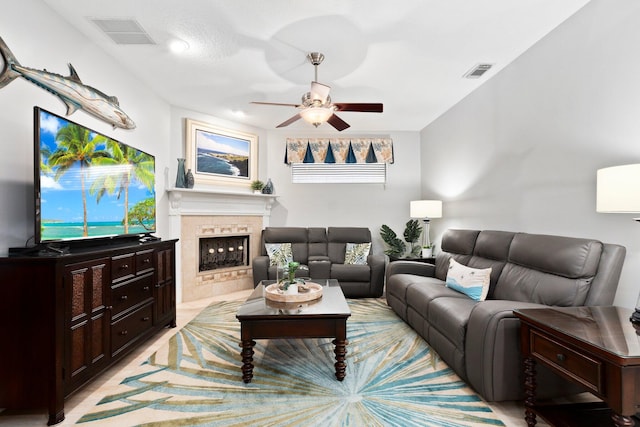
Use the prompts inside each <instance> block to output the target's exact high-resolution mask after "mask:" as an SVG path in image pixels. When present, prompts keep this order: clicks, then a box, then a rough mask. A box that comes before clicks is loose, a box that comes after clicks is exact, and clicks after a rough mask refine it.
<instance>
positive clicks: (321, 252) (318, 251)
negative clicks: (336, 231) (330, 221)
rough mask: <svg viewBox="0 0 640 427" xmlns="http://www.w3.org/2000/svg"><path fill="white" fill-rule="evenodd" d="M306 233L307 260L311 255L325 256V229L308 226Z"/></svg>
mask: <svg viewBox="0 0 640 427" xmlns="http://www.w3.org/2000/svg"><path fill="white" fill-rule="evenodd" d="M308 233H309V234H308V242H309V261H311V257H316V256H327V230H326V229H325V228H320V227H310V228H309V230H308Z"/></svg>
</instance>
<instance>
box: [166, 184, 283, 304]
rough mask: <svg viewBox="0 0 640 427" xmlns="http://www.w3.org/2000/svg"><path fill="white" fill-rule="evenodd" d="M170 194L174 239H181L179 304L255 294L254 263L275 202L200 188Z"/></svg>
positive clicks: (269, 197) (260, 196) (273, 198)
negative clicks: (224, 296) (219, 297)
mask: <svg viewBox="0 0 640 427" xmlns="http://www.w3.org/2000/svg"><path fill="white" fill-rule="evenodd" d="M168 193H169V202H170V203H169V216H170V219H171V230H172V235H173V236H175V237H178V238H179V239H180V241H179V242H178V245H177V249H176V251H177V254H176V255H177V256H178V258H177V259H178V260H179V261H177V262H176V274H177V276H178V278H179V286H178V295H177V297H178V300H179V301H181V302H188V301H195V300H198V299H201V298H209V297H212V296H216V295H222V294H228V293H232V292H237V291H241V290H248V289H253V272H252V270H251V268H252V265H251V262H252V257H254V256H255V254H259V253H260V235H261V232H262V229H263V228H264V227H266V226H268V225H269V215H270V213H271V206H272V205H273V204H274V203H275V201H276V199H277V196H275V195H272V194H271V195H268V194H253V193H242V192H235V191H230V190H229V191H227V190H213V189H198V188H194V189H186V188H173V189H171V190H168ZM239 247H242V249H239ZM230 248H233V250H231V251H230V250H229V249H230ZM221 249H222V251H221ZM203 251H204V254H202V252H203ZM223 254H224V256H223ZM203 255H204V256H203ZM213 267H215V268H213Z"/></svg>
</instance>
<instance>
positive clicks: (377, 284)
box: [367, 255, 387, 297]
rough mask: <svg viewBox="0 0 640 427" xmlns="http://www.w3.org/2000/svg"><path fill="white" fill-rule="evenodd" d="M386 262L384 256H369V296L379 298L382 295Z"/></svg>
mask: <svg viewBox="0 0 640 427" xmlns="http://www.w3.org/2000/svg"><path fill="white" fill-rule="evenodd" d="M386 263H387V260H386V258H385V256H384V255H369V256H368V257H367V264H369V267H370V268H371V276H370V278H369V289H370V291H371V296H373V297H381V296H382V294H383V293H384V272H385V264H386Z"/></svg>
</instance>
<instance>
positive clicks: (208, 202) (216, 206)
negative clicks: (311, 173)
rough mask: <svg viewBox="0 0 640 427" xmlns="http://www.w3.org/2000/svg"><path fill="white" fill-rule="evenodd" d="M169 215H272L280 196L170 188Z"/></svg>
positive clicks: (168, 191)
mask: <svg viewBox="0 0 640 427" xmlns="http://www.w3.org/2000/svg"><path fill="white" fill-rule="evenodd" d="M167 193H169V215H172V216H175V215H258V216H269V215H270V213H271V208H272V206H273V204H274V203H275V201H276V199H277V198H278V196H275V195H273V194H255V193H248V192H239V191H238V192H234V191H224V190H212V189H198V188H170V189H168V190H167Z"/></svg>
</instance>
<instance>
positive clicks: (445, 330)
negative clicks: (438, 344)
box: [427, 296, 477, 350]
mask: <svg viewBox="0 0 640 427" xmlns="http://www.w3.org/2000/svg"><path fill="white" fill-rule="evenodd" d="M476 304H477V302H476V301H474V300H472V299H470V298H465V297H464V296H463V298H457V297H446V296H442V297H439V298H435V299H434V300H433V301H431V303H430V304H429V312H428V313H427V320H428V322H429V323H430V324H431V327H432V328H435V329H437V330H438V331H439V332H440V333H441V334H442V335H444V336H445V337H447V339H448V340H449V341H451V342H452V343H453V344H454V346H455V347H456V348H458V349H460V350H464V341H465V335H466V331H467V322H468V321H469V316H471V311H472V310H473V308H474V307H475V305H476Z"/></svg>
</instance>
